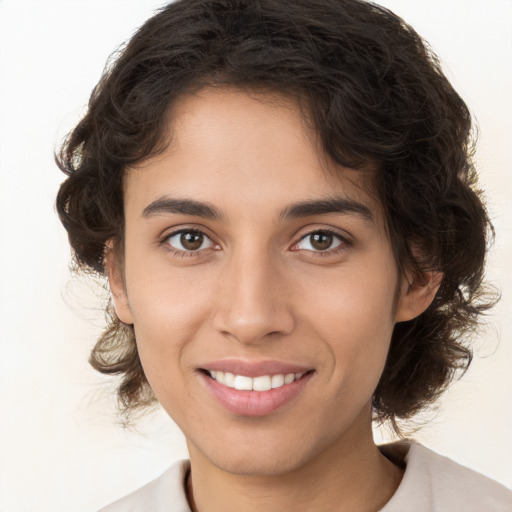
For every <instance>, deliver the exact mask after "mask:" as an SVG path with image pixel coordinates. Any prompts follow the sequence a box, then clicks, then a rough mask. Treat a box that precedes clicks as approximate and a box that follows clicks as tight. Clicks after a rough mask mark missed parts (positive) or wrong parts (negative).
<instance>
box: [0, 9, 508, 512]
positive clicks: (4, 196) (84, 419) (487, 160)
mask: <svg viewBox="0 0 512 512" xmlns="http://www.w3.org/2000/svg"><path fill="white" fill-rule="evenodd" d="M381 3H382V4H384V5H386V6H388V7H389V8H391V9H392V10H394V11H395V12H397V13H398V14H400V15H402V16H403V17H404V18H405V19H406V20H407V21H409V22H410V23H411V24H412V25H413V26H414V27H415V28H416V29H417V30H418V32H419V33H420V34H422V35H423V36H424V37H425V38H426V39H427V40H429V41H430V43H431V44H432V46H433V48H434V50H436V51H437V52H438V54H439V55H440V57H441V59H442V61H443V62H444V64H445V69H446V72H447V74H448V75H449V77H450V78H451V79H452V81H453V83H454V84H455V86H456V87H457V88H458V90H459V92H460V93H461V94H462V96H463V97H464V98H465V99H466V101H467V102H468V104H469V105H470V107H471V109H472V110H473V112H474V114H475V116H476V118H477V120H478V122H479V126H480V146H479V151H478V155H477V157H478V164H479V166H480V172H481V181H482V184H483V186H484V187H485V188H486V190H487V195H488V197H489V201H490V210H491V214H492V217H493V220H494V223H495V226H496V232H497V243H496V245H495V247H494V249H493V252H492V255H491V258H490V264H489V273H488V277H489V279H490V281H492V282H494V283H495V284H497V285H498V286H499V287H500V288H501V289H502V292H503V300H502V302H501V304H500V306H499V307H498V308H497V309H496V311H495V313H494V314H493V315H492V316H491V317H490V319H489V321H490V327H489V329H488V330H487V332H486V334H485V336H482V337H480V338H479V339H478V341H477V345H478V346H477V357H476V359H475V361H474V364H473V367H472V368H471V370H470V371H469V372H468V373H467V375H466V376H465V377H464V379H463V380H462V381H461V382H459V383H457V385H456V386H455V387H454V388H453V389H452V390H451V391H450V392H449V393H448V394H447V395H446V397H445V399H444V400H443V401H442V404H441V409H440V410H439V412H438V413H437V414H436V415H429V416H427V418H428V419H430V420H431V423H430V425H429V426H427V427H425V428H424V429H423V430H422V431H420V432H419V433H418V434H417V435H416V437H417V438H418V439H420V440H421V441H422V442H424V443H425V444H427V445H428V446H430V447H432V448H434V449H436V450H438V451H440V452H441V453H444V454H446V455H448V456H450V457H452V458H454V459H456V460H458V461H459V462H461V463H464V464H466V465H468V466H470V467H472V468H475V469H477V470H479V471H481V472H483V473H485V474H487V475H489V476H491V477H493V478H495V479H497V480H499V481H500V482H502V483H504V484H506V485H509V486H511V485H512V464H511V463H510V460H511V459H512V448H511V446H512V443H511V439H510V438H511V433H512V407H511V405H512V404H511V398H510V392H511V389H512V371H511V367H512V322H511V316H512V314H511V313H512V299H511V292H512V271H511V269H510V265H511V262H512V211H511V210H512V207H511V202H510V197H511V192H512V178H511V171H512V165H511V164H512V157H511V141H510V139H511V134H512V108H511V106H512V101H511V91H512V68H511V62H512V2H511V1H510V0H460V1H459V0H435V1H426V0H420V1H414V2H412V1H410V0H385V1H384V0H383V1H382V2H381ZM162 4H163V2H160V1H158V2H157V1H154V0H138V1H135V0H131V1H127V0H126V1H121V0H119V1H113V0H109V1H106V0H103V1H100V0H97V1H95V0H89V1H77V0H69V1H55V0H54V1H44V0H43V1H41V0H39V1H38V0H34V1H28V0H26V1H23V0H0V234H1V238H0V247H1V250H0V272H1V275H0V283H1V287H0V343H1V347H0V350H1V353H0V356H1V357H0V418H1V419H0V510H2V511H3V512H50V511H51V512H59V511H62V512H70V511H72V512H80V511H90V510H94V509H96V508H98V507H99V506H100V505H103V504H105V503H108V502H110V501H112V500H114V499H115V498H117V497H119V496H121V495H123V494H126V493H127V492H129V491H131V490H134V489H135V488H136V487H138V486H140V485H142V484H144V483H146V482H147V481H149V480H150V479H152V478H154V477H156V476H157V475H158V474H160V473H161V472H162V471H163V470H164V469H165V468H166V467H167V466H168V465H169V464H170V463H171V462H172V461H174V460H175V459H178V458H181V457H185V456H186V451H185V447H184V443H183V439H182V436H181V434H180V433H179V431H178V430H177V429H176V427H175V426H174V425H172V423H171V422H170V421H169V420H168V419H167V417H166V416H165V415H164V414H163V413H161V412H157V413H155V414H153V415H151V416H149V417H148V418H146V419H145V420H143V421H142V422H141V423H140V426H139V430H140V433H133V432H132V433H130V432H125V431H123V430H122V429H121V428H119V427H118V426H117V425H116V424H115V421H114V417H113V410H114V409H113V401H112V398H111V395H112V390H113V384H112V383H110V382H109V380H108V379H105V378H104V377H102V376H100V375H99V374H96V373H95V372H94V371H93V370H92V369H91V368H90V367H89V366H88V363H87V357H88V352H89V349H90V347H91V345H92V343H93V342H94V339H95V336H96V334H97V333H98V332H99V330H100V329H101V326H102V314H101V311H98V296H99V295H101V291H98V290H96V291H94V288H93V287H92V284H91V283H88V282H84V281H77V280H74V279H70V277H69V274H68V272H67V264H68V260H69V249H68V247H67V242H66V238H65V234H64V232H63V229H62V228H61V226H60V225H59V223H58V220H57V218H56V215H55V213H54V208H53V202H54V196H55V193H56V190H57V187H58V184H59V182H60V181H61V180H62V175H61V174H60V173H59V171H58V170H57V168H56V166H55V165H54V163H53V156H52V152H53V148H54V147H55V146H56V145H58V143H59V142H60V140H61V139H62V137H63V136H64V134H65V133H66V132H67V131H68V130H69V129H70V128H71V127H72V126H73V124H74V123H75V122H76V121H77V120H78V119H79V117H80V116H81V114H82V113H83V112H84V107H85V105H86V103H87V99H88V96H89V93H90V91H91V89H92V87H93V86H94V84H95V83H96V81H97V79H98V78H99V77H100V74H101V71H102V68H103V66H104V63H105V61H106V58H107V56H108V55H109V53H110V52H111V51H112V50H113V49H114V48H115V47H116V46H117V45H118V44H120V43H121V42H122V41H123V40H125V39H126V38H128V37H129V36H130V35H131V34H132V32H133V30H134V29H135V28H136V27H137V26H138V25H140V24H141V23H142V22H143V21H144V20H145V19H146V18H147V17H149V16H150V14H151V13H152V11H153V9H154V8H156V7H157V6H160V5H162ZM468 250H471V248H468ZM376 437H377V439H383V438H385V437H386V434H385V432H384V433H382V432H376Z"/></svg>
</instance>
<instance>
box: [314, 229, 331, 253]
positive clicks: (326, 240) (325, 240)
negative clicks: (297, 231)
mask: <svg viewBox="0 0 512 512" xmlns="http://www.w3.org/2000/svg"><path fill="white" fill-rule="evenodd" d="M333 239H334V237H333V236H332V235H331V234H330V233H314V234H313V235H311V246H312V247H314V248H315V249H318V250H319V251H325V250H327V249H329V247H331V245H332V242H333Z"/></svg>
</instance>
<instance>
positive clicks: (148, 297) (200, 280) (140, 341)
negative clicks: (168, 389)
mask: <svg viewBox="0 0 512 512" xmlns="http://www.w3.org/2000/svg"><path fill="white" fill-rule="evenodd" d="M134 263H135V262H134ZM199 274H200V272H199V271H198V270H197V269H196V271H195V273H192V272H190V273H188V272H171V271H170V270H169V268H165V266H161V268H159V267H158V265H157V264H154V265H151V264H149V263H148V264H146V265H144V266H140V265H135V264H133V265H131V266H128V265H127V267H126V289H127V295H128V302H129V307H130V310H131V312H132V316H133V322H134V329H135V336H136V339H137V347H138V351H139V355H140V358H141V362H142V365H143V367H144V371H145V373H146V376H147V378H148V380H149V381H150V384H151V385H152V387H153V389H154V390H155V392H157V388H158V387H159V386H158V383H157V382H156V381H158V380H160V379H166V380H167V379H169V378H172V376H173V371H174V372H176V371H178V370H180V371H181V368H180V363H181V361H182V359H183V353H184V351H185V350H186V349H187V347H188V345H189V344H190V342H191V340H194V339H195V338H196V337H197V336H196V334H197V331H198V330H199V329H200V328H201V326H202V325H203V324H204V322H205V321H206V319H207V318H208V314H209V312H208V304H209V303H211V299H210V296H209V292H210V289H211V286H208V285H207V283H206V282H205V278H206V276H205V275H199ZM157 394H158V393H157Z"/></svg>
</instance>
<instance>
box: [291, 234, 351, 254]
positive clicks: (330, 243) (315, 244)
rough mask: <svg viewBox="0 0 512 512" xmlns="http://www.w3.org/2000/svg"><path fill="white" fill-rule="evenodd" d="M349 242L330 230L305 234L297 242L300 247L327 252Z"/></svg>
mask: <svg viewBox="0 0 512 512" xmlns="http://www.w3.org/2000/svg"><path fill="white" fill-rule="evenodd" d="M343 243H345V244H346V243H348V242H346V240H344V239H343V238H342V237H341V236H340V235H337V234H335V233H331V232H329V231H315V232H313V233H309V234H308V235H306V236H304V237H303V238H302V239H301V240H300V241H299V243H298V244H297V246H296V247H297V248H298V249H302V250H306V251H312V252H326V251H329V250H332V249H335V248H336V247H338V246H340V245H342V244H343Z"/></svg>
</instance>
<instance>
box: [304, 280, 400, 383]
mask: <svg viewBox="0 0 512 512" xmlns="http://www.w3.org/2000/svg"><path fill="white" fill-rule="evenodd" d="M309 289H310V292H309V293H308V294H307V295H305V296H307V302H308V306H307V307H306V305H304V307H303V309H304V311H308V317H309V318H310V323H311V324H312V325H314V326H315V330H316V332H317V335H318V337H319V338H320V339H321V340H322V341H323V343H324V346H325V348H326V349H327V350H328V351H330V352H331V359H332V364H333V368H332V373H333V378H335V379H343V380H351V379H354V380H357V381H358V382H362V381H366V382H367V383H368V386H370V387H371V386H372V385H373V384H375V385H376V383H377V382H378V379H379V378H380V374H381V373H382V370H383V368H384V364H385V361H386V357H387V353H388V350H389V343H390V340H391V335H392V332H393V328H394V319H393V309H394V292H395V276H394V274H393V273H392V272H390V273H381V274H380V275H372V274H371V272H350V271H347V272H345V273H344V274H343V275H339V276H338V279H331V280H329V281H326V282H324V283H323V286H321V287H319V286H316V287H310V288H309Z"/></svg>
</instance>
